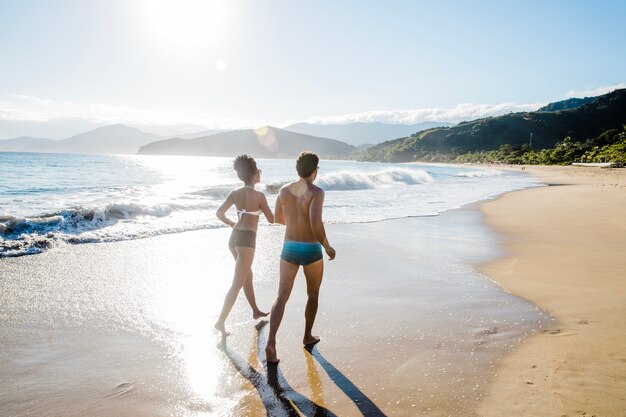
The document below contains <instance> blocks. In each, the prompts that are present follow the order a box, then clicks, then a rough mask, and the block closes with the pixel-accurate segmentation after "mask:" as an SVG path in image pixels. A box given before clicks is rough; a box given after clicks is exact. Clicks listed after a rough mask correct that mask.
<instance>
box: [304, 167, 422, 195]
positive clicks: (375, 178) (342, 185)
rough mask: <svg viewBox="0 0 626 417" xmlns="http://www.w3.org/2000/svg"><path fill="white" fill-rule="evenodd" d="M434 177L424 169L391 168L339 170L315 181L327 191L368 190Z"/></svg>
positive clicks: (410, 183) (419, 182)
mask: <svg viewBox="0 0 626 417" xmlns="http://www.w3.org/2000/svg"><path fill="white" fill-rule="evenodd" d="M431 181H433V178H432V177H431V176H430V174H428V172H426V171H423V170H415V169H406V168H390V169H385V170H382V171H377V172H363V171H339V172H334V173H332V174H327V175H322V176H320V177H318V178H317V179H316V180H315V183H316V184H317V185H319V186H320V187H321V188H322V189H324V190H327V191H341V190H366V189H372V188H380V187H387V186H392V185H415V184H422V183H425V182H431Z"/></svg>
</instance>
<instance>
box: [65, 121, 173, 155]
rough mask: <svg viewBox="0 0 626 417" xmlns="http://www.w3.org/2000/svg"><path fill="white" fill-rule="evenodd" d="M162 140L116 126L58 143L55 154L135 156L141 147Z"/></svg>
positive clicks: (129, 128)
mask: <svg viewBox="0 0 626 417" xmlns="http://www.w3.org/2000/svg"><path fill="white" fill-rule="evenodd" d="M160 138H161V136H159V135H155V134H153V133H146V132H143V131H141V130H139V129H135V128H134V127H129V126H126V125H123V124H115V125H110V126H104V127H99V128H97V129H94V130H92V131H90V132H86V133H81V134H79V135H75V136H72V137H71V138H69V139H65V140H60V141H57V143H56V144H55V149H54V152H67V153H89V154H135V153H136V152H137V150H138V149H139V148H140V147H141V146H143V145H145V144H147V143H150V142H153V141H155V140H157V139H160Z"/></svg>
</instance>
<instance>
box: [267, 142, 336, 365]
mask: <svg viewBox="0 0 626 417" xmlns="http://www.w3.org/2000/svg"><path fill="white" fill-rule="evenodd" d="M318 164H319V158H318V156H317V155H315V154H314V153H312V152H302V153H301V154H300V155H299V156H298V159H297V160H296V170H297V171H298V176H299V177H300V179H299V180H297V181H294V182H292V183H289V184H286V185H284V186H283V187H282V188H281V189H280V192H279V193H278V198H277V199H276V209H275V211H274V215H275V220H276V223H280V224H284V225H285V226H287V227H286V230H285V242H284V244H283V251H282V253H281V255H280V258H281V259H280V282H279V286H278V297H277V298H276V301H275V302H274V305H273V306H272V313H271V315H270V333H269V336H268V338H267V347H266V348H265V354H266V357H267V362H268V363H278V357H277V356H276V332H277V331H278V327H279V326H280V322H281V321H282V319H283V314H284V312H285V305H286V304H287V300H289V295H290V294H291V290H292V288H293V283H294V280H295V278H296V274H297V273H298V270H299V269H300V266H302V269H303V271H304V276H305V278H306V288H307V295H308V299H307V303H306V308H305V310H304V318H305V325H304V338H303V339H302V343H303V344H304V345H305V346H312V345H314V344H315V343H317V342H319V341H320V338H319V337H317V336H313V334H312V333H311V330H312V329H313V322H314V321H315V315H316V314H317V300H318V296H319V289H320V285H321V283H322V276H323V275H324V261H323V255H322V247H323V248H324V250H325V251H326V254H327V255H328V259H329V260H332V259H334V258H335V249H333V248H332V246H330V244H329V243H328V239H327V238H326V231H325V229H324V222H323V221H322V206H323V204H324V190H322V189H321V188H319V187H317V186H315V185H313V181H314V180H315V178H316V177H317V171H318V170H319V165H318Z"/></svg>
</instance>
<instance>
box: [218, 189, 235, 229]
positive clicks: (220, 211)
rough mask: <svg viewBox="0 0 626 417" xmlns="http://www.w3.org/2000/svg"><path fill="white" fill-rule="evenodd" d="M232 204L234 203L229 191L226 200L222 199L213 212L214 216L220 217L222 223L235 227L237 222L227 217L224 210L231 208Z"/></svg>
mask: <svg viewBox="0 0 626 417" xmlns="http://www.w3.org/2000/svg"><path fill="white" fill-rule="evenodd" d="M233 204H235V202H234V201H233V197H232V193H230V194H228V197H226V200H224V202H223V203H222V205H221V206H220V207H219V208H218V209H217V211H216V212H215V216H217V218H218V219H220V220H221V221H222V222H223V223H225V224H227V225H229V226H230V227H235V225H236V224H237V223H235V222H234V221H232V220H231V219H229V218H228V217H226V211H227V210H228V209H229V208H231V207H232V205H233Z"/></svg>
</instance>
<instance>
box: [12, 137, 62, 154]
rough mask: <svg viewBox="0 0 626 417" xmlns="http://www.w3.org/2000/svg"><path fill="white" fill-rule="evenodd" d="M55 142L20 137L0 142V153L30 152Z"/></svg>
mask: <svg viewBox="0 0 626 417" xmlns="http://www.w3.org/2000/svg"><path fill="white" fill-rule="evenodd" d="M54 142H56V141H55V140H53V139H43V138H33V137H31V136H20V137H19V138H14V139H2V140H0V152H30V149H34V148H39V147H47V146H49V145H50V144H51V143H54Z"/></svg>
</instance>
